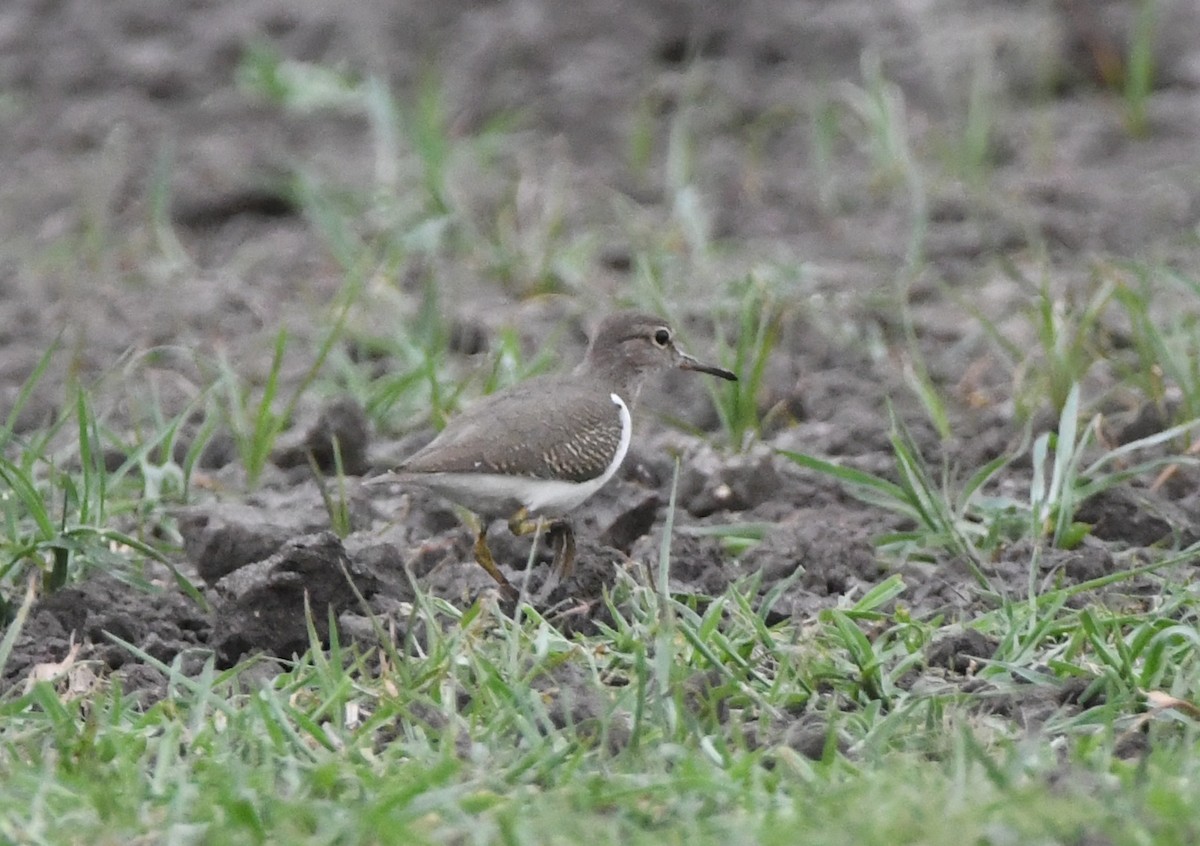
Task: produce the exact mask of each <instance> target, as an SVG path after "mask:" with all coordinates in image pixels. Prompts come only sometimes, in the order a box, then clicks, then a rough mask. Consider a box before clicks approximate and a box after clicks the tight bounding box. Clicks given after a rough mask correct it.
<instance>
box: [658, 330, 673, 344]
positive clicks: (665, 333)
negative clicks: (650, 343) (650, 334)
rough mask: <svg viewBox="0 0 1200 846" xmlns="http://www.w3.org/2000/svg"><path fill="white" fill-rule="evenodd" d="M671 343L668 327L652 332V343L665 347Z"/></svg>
mask: <svg viewBox="0 0 1200 846" xmlns="http://www.w3.org/2000/svg"><path fill="white" fill-rule="evenodd" d="M669 343H671V332H670V330H668V329H659V330H658V331H657V332H655V333H654V345H655V346H657V347H665V346H666V345H667V344H669Z"/></svg>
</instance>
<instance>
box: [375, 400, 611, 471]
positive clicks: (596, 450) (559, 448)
mask: <svg viewBox="0 0 1200 846" xmlns="http://www.w3.org/2000/svg"><path fill="white" fill-rule="evenodd" d="M573 387H575V386H574V383H573V382H572V380H571V379H570V378H569V377H562V376H556V377H551V378H546V379H534V380H530V381H529V382H526V383H523V384H521V385H518V386H517V387H516V388H514V389H512V390H510V391H506V392H505V393H503V394H496V395H493V396H491V397H487V398H484V399H483V400H481V401H479V402H478V403H475V404H474V405H472V406H471V407H470V408H468V409H467V410H466V411H465V412H463V413H462V414H461V415H459V416H458V417H455V418H454V419H452V420H451V421H450V423H449V424H448V425H447V426H446V428H445V429H444V430H443V431H442V433H441V434H440V435H438V437H437V438H435V439H434V440H433V441H432V442H431V443H430V444H429V445H428V446H426V447H425V448H424V449H422V450H420V451H418V452H417V453H416V454H414V455H413V456H411V457H410V458H409V459H408V460H406V461H405V462H403V463H402V464H401V465H400V466H399V467H398V468H396V469H397V471H399V472H407V473H436V472H445V473H503V474H506V475H519V476H532V477H535V478H555V479H564V480H569V481H572V482H585V481H588V480H589V479H594V478H596V477H598V476H600V475H602V474H603V473H604V471H605V470H606V469H607V468H608V465H609V464H610V463H611V461H612V459H613V456H614V455H615V454H616V452H617V449H618V447H619V445H620V442H621V413H620V408H619V407H618V406H617V404H616V403H615V402H613V400H612V397H611V396H610V393H609V391H607V390H597V391H594V392H591V393H588V394H586V395H583V396H580V397H579V398H577V399H573V400H572V401H571V402H570V403H569V404H566V403H560V402H558V400H559V397H560V392H561V391H564V390H569V389H571V388H573ZM550 400H552V401H550Z"/></svg>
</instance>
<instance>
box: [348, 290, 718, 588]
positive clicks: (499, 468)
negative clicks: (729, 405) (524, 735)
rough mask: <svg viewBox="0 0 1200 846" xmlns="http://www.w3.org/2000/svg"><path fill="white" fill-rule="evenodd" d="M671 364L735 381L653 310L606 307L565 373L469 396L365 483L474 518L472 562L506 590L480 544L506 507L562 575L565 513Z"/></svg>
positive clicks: (567, 545) (605, 473)
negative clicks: (398, 488) (409, 491)
mask: <svg viewBox="0 0 1200 846" xmlns="http://www.w3.org/2000/svg"><path fill="white" fill-rule="evenodd" d="M671 369H679V370H690V371H696V372H699V373H707V374H709V375H712V376H716V377H718V378H720V379H726V380H730V381H736V380H737V375H736V374H734V373H732V372H731V371H729V370H726V369H724V368H722V367H717V366H715V365H711V364H704V363H702V362H700V361H698V360H697V359H695V358H693V357H692V356H690V355H688V354H687V353H684V352H683V351H682V350H680V349H679V347H678V346H677V345H676V342H675V331H674V330H673V329H672V328H671V326H670V324H669V323H668V322H667V321H665V320H663V319H662V318H660V317H657V316H655V315H652V314H645V313H642V312H637V311H622V312H617V313H615V314H611V315H609V316H607V317H605V318H604V319H603V320H602V321H601V322H600V325H599V327H598V329H597V330H596V332H595V334H594V335H593V337H592V339H591V343H590V344H589V345H588V348H587V352H586V354H585V355H584V358H583V361H582V362H580V364H579V365H578V366H577V367H576V368H575V369H574V370H573V371H571V372H569V373H562V374H549V375H544V376H539V377H535V378H533V379H529V380H527V381H524V382H521V383H518V384H517V385H514V386H512V387H510V388H508V389H506V390H503V391H499V392H497V393H494V394H491V395H489V396H487V397H484V398H482V399H481V400H479V401H478V402H475V403H473V404H471V405H470V406H468V407H467V408H466V409H465V410H464V411H463V412H462V413H461V414H459V415H457V416H456V417H452V418H451V419H450V420H449V422H448V423H447V424H446V427H445V428H444V429H443V430H442V431H441V433H439V434H438V435H437V437H435V438H434V439H433V440H432V441H431V442H430V443H429V444H428V445H427V446H425V447H423V448H422V449H420V450H418V451H417V452H415V453H414V454H413V455H411V456H409V457H408V458H407V459H405V460H404V461H402V462H401V463H400V464H399V465H398V466H396V467H395V468H393V469H392V470H390V471H389V472H386V473H383V474H381V475H379V476H375V477H373V478H372V479H370V480H368V484H372V485H378V484H392V483H398V484H400V485H415V486H418V487H421V488H424V489H426V490H429V491H432V492H434V493H435V494H438V495H440V496H441V497H443V498H445V499H448V500H450V501H452V502H455V503H458V504H459V505H461V506H462V507H464V508H466V509H467V510H468V511H471V512H473V513H475V514H476V515H478V516H479V517H481V518H482V519H481V520H480V521H479V528H478V530H477V533H476V538H475V544H474V555H475V560H476V561H477V562H478V563H479V564H480V566H482V567H483V569H484V570H485V571H487V573H488V575H490V576H491V577H492V578H493V579H494V580H495V581H496V583H497V584H498V585H499V586H500V589H501V591H502V593H503V594H504V595H505V596H506V597H507V598H509V599H516V598H517V597H518V596H519V592H518V591H517V590H516V589H515V588H514V587H513V586H512V584H511V583H510V582H509V581H508V579H507V578H506V577H505V576H504V574H503V573H502V572H501V571H500V569H499V568H498V567H497V565H496V562H495V559H494V558H493V557H492V553H491V550H490V548H489V547H488V544H487V531H488V523H489V521H490V520H494V519H496V518H502V517H507V518H508V525H509V529H510V531H512V532H513V533H514V534H516V535H525V534H536V533H537V532H538V531H539V530H541V529H544V530H545V532H546V536H547V539H548V540H550V542H551V545H552V547H553V549H554V560H553V563H552V565H551V573H552V575H553V576H554V578H555V580H557V579H558V578H561V577H563V576H568V575H570V573H571V569H572V566H573V564H574V560H575V534H574V530H573V528H572V526H571V523H570V522H569V521H568V520H567V519H566V515H567V514H568V513H569V512H571V511H572V510H574V509H575V508H578V507H579V506H580V505H582V504H583V503H584V502H585V501H586V500H587V499H588V498H590V497H591V496H592V495H593V494H595V493H596V492H597V491H599V490H600V489H601V488H602V487H604V485H606V484H607V483H608V482H609V481H610V480H611V479H612V478H613V476H614V475H616V473H617V470H618V469H619V468H620V466H621V462H622V461H624V460H625V455H626V453H627V452H628V451H629V443H630V439H631V437H632V434H633V418H632V412H633V407H634V404H635V403H636V402H637V399H638V395H639V394H640V393H641V390H642V386H643V385H644V383H645V382H646V380H647V378H648V377H650V376H652V375H654V374H655V373H659V372H662V371H666V370H671Z"/></svg>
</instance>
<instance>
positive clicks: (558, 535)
mask: <svg viewBox="0 0 1200 846" xmlns="http://www.w3.org/2000/svg"><path fill="white" fill-rule="evenodd" d="M546 535H547V537H549V538H550V543H551V545H552V546H553V547H554V564H553V565H552V567H553V568H554V570H555V572H557V573H558V574H559V575H561V576H564V577H567V576H570V575H571V573H572V571H574V569H575V529H573V528H572V527H571V524H570V523H569V522H567V521H566V520H562V519H559V520H552V521H551V522H550V525H549V527H547V529H546Z"/></svg>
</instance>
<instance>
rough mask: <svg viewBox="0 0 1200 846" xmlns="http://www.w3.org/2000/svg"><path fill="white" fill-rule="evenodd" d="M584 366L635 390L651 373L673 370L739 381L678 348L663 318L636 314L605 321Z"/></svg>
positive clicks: (626, 313) (593, 341)
mask: <svg viewBox="0 0 1200 846" xmlns="http://www.w3.org/2000/svg"><path fill="white" fill-rule="evenodd" d="M584 367H586V368H587V369H589V370H592V371H598V372H600V373H603V374H605V375H607V376H609V377H610V378H612V379H614V380H615V381H617V382H618V383H621V384H632V385H634V386H635V387H636V386H638V385H640V383H641V381H642V380H643V379H644V378H645V377H646V376H648V375H650V374H651V373H653V372H655V371H658V370H670V369H672V368H678V369H680V370H695V371H697V372H700V373H708V374H711V375H713V376H719V377H720V378H722V379H729V380H734V381H736V380H737V376H735V375H734V374H733V373H731V372H729V371H728V370H725V369H724V368H721V367H716V366H714V365H711V364H704V363H702V362H700V361H697V360H696V359H694V358H692V357H691V356H690V355H688V354H687V353H685V352H683V351H682V350H680V349H679V348H678V347H677V346H675V331H674V330H673V329H672V328H671V326H670V324H668V323H667V322H666V321H665V320H663V319H662V318H661V317H656V316H654V315H652V314H641V313H639V312H634V311H623V312H618V313H617V314H613V315H609V316H608V317H606V318H604V320H603V321H602V322H601V323H600V328H599V329H597V330H596V334H595V336H594V337H593V338H592V343H591V345H590V346H589V347H588V351H587V358H586V359H585V360H584Z"/></svg>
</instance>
